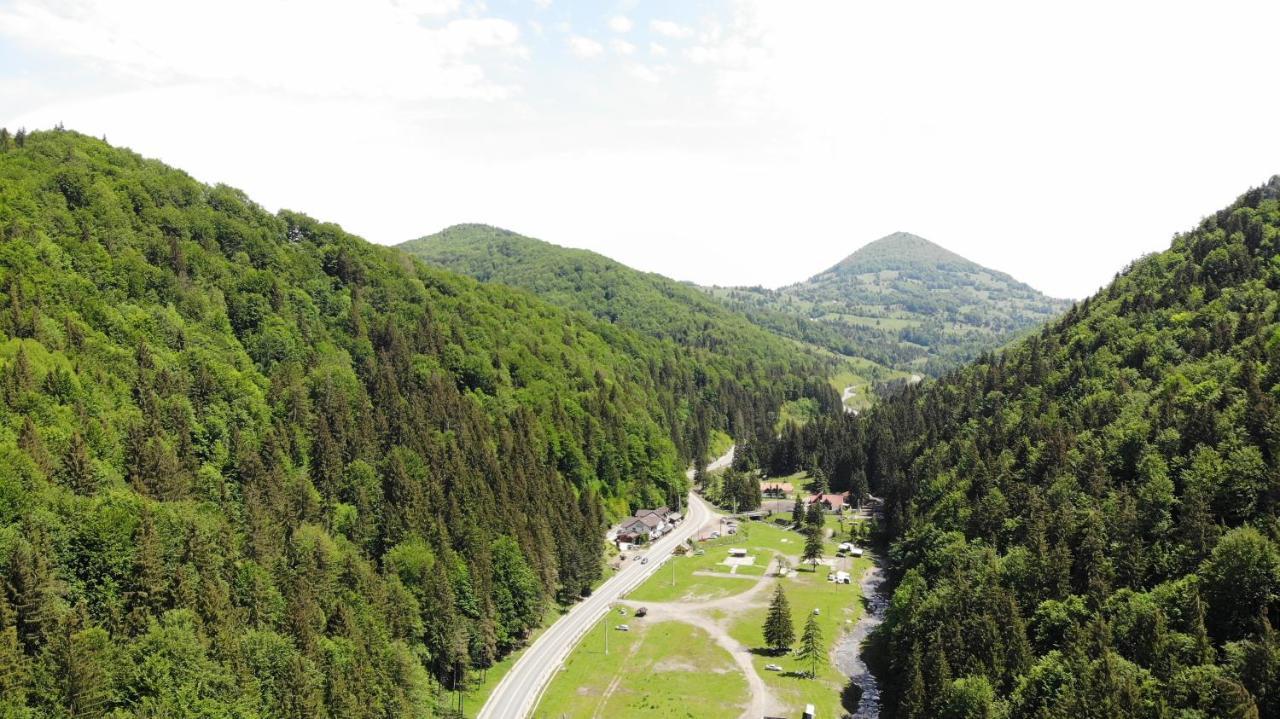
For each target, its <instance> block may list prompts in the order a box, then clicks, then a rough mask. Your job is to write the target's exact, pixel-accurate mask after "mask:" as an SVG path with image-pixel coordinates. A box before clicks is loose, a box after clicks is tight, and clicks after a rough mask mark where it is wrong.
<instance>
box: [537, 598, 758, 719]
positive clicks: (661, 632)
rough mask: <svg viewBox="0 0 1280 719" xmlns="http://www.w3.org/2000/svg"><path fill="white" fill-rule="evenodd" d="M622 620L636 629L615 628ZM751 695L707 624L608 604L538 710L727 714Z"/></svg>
mask: <svg viewBox="0 0 1280 719" xmlns="http://www.w3.org/2000/svg"><path fill="white" fill-rule="evenodd" d="M624 621H625V622H626V623H627V624H629V625H630V626H631V631H629V632H619V631H616V630H615V629H614V628H613V627H615V626H616V625H617V624H619V623H621V622H624ZM606 632H607V633H608V635H609V653H608V654H605V653H604V635H605V633H606ZM747 696H748V689H747V680H746V678H744V677H743V676H742V672H741V670H740V669H739V668H738V666H737V665H736V664H734V663H733V658H732V657H730V656H729V653H728V652H726V651H725V650H724V649H722V648H720V647H719V646H718V645H717V644H715V643H714V642H713V641H712V639H711V637H710V636H709V635H708V634H707V633H706V632H704V631H702V630H701V629H698V628H696V627H691V626H689V625H688V624H682V623H679V622H648V621H646V620H644V619H636V618H635V617H622V616H619V615H618V614H617V613H616V612H611V613H610V614H609V615H608V616H607V617H605V619H604V620H603V621H601V622H600V623H599V624H598V625H597V626H596V628H595V629H593V630H592V631H591V632H590V633H589V634H588V635H587V637H586V639H584V641H583V642H581V643H580V644H578V646H577V647H576V648H575V649H574V650H573V653H572V654H571V655H569V659H568V660H567V661H566V662H565V665H564V668H563V669H562V670H561V671H560V672H558V673H557V674H556V675H555V677H554V678H553V679H552V680H551V684H550V685H549V686H548V687H547V691H546V693H545V694H543V696H542V701H541V702H539V704H538V708H537V709H536V710H535V711H534V714H533V716H534V717H537V718H538V719H542V718H545V719H559V718H560V717H566V718H575V717H584V718H585V717H594V716H601V717H609V718H610V719H614V718H617V719H628V718H630V717H635V718H636V719H641V718H643V717H689V718H690V719H693V718H697V719H702V718H703V717H708V718H710V719H715V718H717V717H725V718H726V719H728V718H732V717H737V716H738V715H739V714H741V713H742V710H743V708H744V707H745V706H746V702H747Z"/></svg>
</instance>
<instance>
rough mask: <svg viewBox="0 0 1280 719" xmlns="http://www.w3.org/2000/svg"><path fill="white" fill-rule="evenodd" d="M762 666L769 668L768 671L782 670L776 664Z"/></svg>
mask: <svg viewBox="0 0 1280 719" xmlns="http://www.w3.org/2000/svg"><path fill="white" fill-rule="evenodd" d="M764 668H765V669H767V670H769V671H771V672H780V671H782V667H780V666H778V665H777V664H766V665H764Z"/></svg>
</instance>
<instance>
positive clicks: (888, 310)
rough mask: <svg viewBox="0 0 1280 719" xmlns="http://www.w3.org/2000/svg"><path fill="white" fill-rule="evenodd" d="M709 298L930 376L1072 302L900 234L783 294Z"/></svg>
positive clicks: (840, 348)
mask: <svg viewBox="0 0 1280 719" xmlns="http://www.w3.org/2000/svg"><path fill="white" fill-rule="evenodd" d="M708 292H710V293H711V294H713V295H714V296H716V297H719V298H720V299H722V300H724V301H725V302H727V303H728V304H729V305H730V306H733V307H735V308H737V309H740V310H742V311H745V312H748V313H751V312H764V311H772V312H774V313H786V314H789V315H791V316H793V317H797V318H804V319H806V320H808V321H810V322H811V323H813V324H818V325H821V326H824V327H826V328H828V329H830V330H831V331H834V332H835V333H836V334H837V335H838V336H839V337H840V341H839V342H837V343H836V344H834V345H832V344H828V345H827V346H828V347H830V348H831V349H833V350H835V351H837V352H841V353H843V354H848V355H856V356H861V357H866V358H868V359H871V360H873V361H875V362H878V363H881V364H884V365H888V366H892V367H896V368H898V369H902V370H907V371H918V372H923V373H926V374H931V375H940V374H941V373H943V372H944V371H946V370H948V369H950V368H952V367H955V366H957V365H958V364H960V363H962V362H964V361H967V360H970V359H973V358H975V357H977V356H978V355H979V354H981V353H982V352H984V351H987V350H991V349H994V348H996V347H999V346H1001V345H1003V344H1004V343H1006V342H1008V341H1009V340H1010V339H1012V338H1013V337H1015V336H1017V335H1018V334H1019V333H1021V332H1023V331H1026V330H1027V329H1029V328H1031V327H1034V326H1036V325H1039V324H1041V323H1043V322H1045V321H1047V320H1048V319H1050V318H1052V317H1054V316H1056V315H1058V314H1060V313H1061V312H1063V311H1065V310H1066V308H1067V307H1068V306H1069V305H1070V302H1068V301H1065V300H1056V299H1053V298H1050V297H1046V296H1044V295H1042V294H1041V293H1039V292H1037V291H1036V290H1034V289H1032V288H1031V287H1029V286H1027V285H1025V284H1023V283H1021V282H1018V281H1017V280H1014V279H1013V278H1012V277H1010V276H1008V275H1006V274H1004V273H1002V272H997V271H995V270H991V269H987V268H985V267H983V266H981V265H979V264H977V263H975V262H971V261H969V260H966V259H965V258H963V257H961V256H959V255H957V254H955V253H953V252H951V251H949V250H946V249H944V248H942V247H939V246H938V245H936V244H934V243H932V242H929V241H928V240H926V239H924V238H922V237H917V236H915V235H912V234H908V233H905V232H895V233H894V234H892V235H888V236H887V237H882V238H880V239H878V240H876V241H875V242H872V243H870V244H868V245H866V246H865V247H863V248H861V249H859V250H858V251H857V252H854V253H853V254H852V255H849V256H848V257H846V258H845V259H843V260H841V261H840V262H839V263H837V264H836V265H835V266H833V267H831V268H830V269H827V270H826V271H824V272H821V273H819V274H817V275H814V276H813V277H810V278H809V279H808V280H805V281H804V282H800V283H798V284H795V285H790V286H788V287H784V288H782V289H780V290H766V289H763V288H759V287H755V288H709V289H708ZM760 321H761V323H762V324H766V325H767V320H764V319H763V318H761V320H760ZM778 331H786V330H785V328H778Z"/></svg>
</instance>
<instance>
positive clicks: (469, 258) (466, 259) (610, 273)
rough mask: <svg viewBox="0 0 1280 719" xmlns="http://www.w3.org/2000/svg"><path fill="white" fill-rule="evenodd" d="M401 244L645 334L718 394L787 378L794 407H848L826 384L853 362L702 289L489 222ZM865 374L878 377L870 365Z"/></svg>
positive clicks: (729, 426) (716, 423)
mask: <svg viewBox="0 0 1280 719" xmlns="http://www.w3.org/2000/svg"><path fill="white" fill-rule="evenodd" d="M400 247H401V248H402V249H404V250H405V251H406V252H409V253H410V254H412V255H414V256H416V257H419V258H422V259H423V260H426V261H427V262H429V263H432V264H436V265H439V266H441V267H445V268H447V269H450V270H453V271H456V272H461V273H463V274H467V275H470V276H472V277H475V278H477V279H479V280H482V281H486V282H498V283H502V284H506V285H512V286H515V287H522V288H525V289H528V290H530V291H532V292H534V293H535V294H537V295H538V296H539V297H542V298H543V299H546V300H549V301H551V302H553V303H555V304H557V305H560V306H562V307H566V308H570V309H574V310H580V311H583V312H586V313H589V314H591V315H592V316H594V317H596V318H598V319H600V320H603V321H606V322H609V323H611V324H613V325H616V326H617V327H619V328H622V329H625V330H631V331H637V332H639V333H641V334H643V335H646V336H648V337H650V338H652V339H653V340H654V341H655V342H656V343H657V345H656V346H658V347H660V348H661V350H660V351H661V352H663V353H666V354H670V355H671V356H673V357H675V358H677V359H678V361H681V362H692V363H696V364H698V365H699V366H701V367H704V368H706V370H707V371H710V372H714V373H715V374H716V375H717V376H718V377H720V378H722V382H723V383H724V385H725V389H724V390H722V391H721V392H719V394H725V395H733V394H741V393H746V394H751V395H757V396H760V395H767V393H768V390H769V388H770V387H771V386H775V385H777V384H778V383H779V382H780V381H781V380H784V379H786V380H787V382H786V383H784V386H785V384H790V385H792V386H794V387H797V388H798V389H795V390H790V391H788V392H787V393H786V396H785V398H784V399H785V400H788V401H795V400H797V399H799V398H801V397H810V398H812V399H814V400H816V403H817V405H818V406H819V407H820V408H821V410H822V411H832V410H834V409H835V408H838V407H839V397H838V395H833V394H832V393H831V392H830V387H829V386H828V384H827V383H826V382H824V381H821V378H822V377H829V376H834V375H835V374H836V372H837V370H838V368H841V367H842V366H843V365H845V364H846V363H843V362H841V361H839V360H838V358H834V357H832V356H830V355H829V354H827V353H825V352H819V351H813V350H811V349H809V348H807V347H804V346H802V345H800V344H797V343H796V342H794V341H791V340H788V339H786V338H784V337H780V336H778V335H776V334H774V333H773V332H770V331H768V330H766V329H762V328H760V327H757V326H756V325H754V324H753V323H752V322H751V321H750V320H749V319H747V318H746V317H744V316H742V315H741V314H740V313H737V312H734V311H732V310H730V309H728V308H726V307H724V306H723V305H721V304H720V303H719V302H716V301H715V300H713V299H711V298H709V297H707V296H706V295H705V294H704V293H702V292H700V291H698V290H697V289H696V288H694V287H692V286H689V285H686V284H683V283H680V282H676V281H674V280H671V279H668V278H666V277H663V276H662V275H658V274H653V273H645V272H640V271H638V270H635V269H632V268H630V267H627V266H626V265H623V264H621V263H619V262H616V261H614V260H611V259H609V258H607V257H604V256H602V255H599V254H596V253H594V252H590V251H587V250H577V249H569V248H564V247H560V246H557V245H553V244H550V243H547V242H543V241H541V240H535V239H532V238H529V237H524V236H521V235H518V234H516V233H514V232H509V231H507V230H502V229H498V228H494V227H488V226H485V225H458V226H455V227H450V228H448V229H446V230H444V231H442V232H439V233H437V234H435V235H430V236H428V237H423V238H420V239H417V240H411V241H409V242H406V243H404V244H403V245H400ZM785 321H788V322H793V323H794V322H795V320H794V318H788V319H787V320H785ZM802 339H803V338H802ZM858 369H859V371H861V372H863V373H869V374H876V370H875V368H868V367H866V366H865V365H862V366H859V368H858ZM885 374H886V375H887V373H885ZM875 379H879V377H878V376H877V377H875ZM777 409H778V407H777V406H776V405H775V406H771V407H769V412H770V413H772V414H773V416H774V417H776V411H777ZM708 414H709V415H710V421H711V422H712V427H713V428H716V429H725V430H726V431H730V433H731V434H734V435H735V436H741V435H744V434H746V433H747V432H750V431H752V425H750V424H749V423H746V422H732V423H731V422H730V420H732V417H729V416H727V415H726V413H725V412H723V411H711V412H709V413H708ZM757 416H758V417H760V419H761V421H760V423H759V427H760V428H761V431H766V430H767V431H772V427H773V423H772V421H770V420H769V419H768V418H767V417H766V416H765V415H764V414H762V413H757ZM695 456H696V455H695Z"/></svg>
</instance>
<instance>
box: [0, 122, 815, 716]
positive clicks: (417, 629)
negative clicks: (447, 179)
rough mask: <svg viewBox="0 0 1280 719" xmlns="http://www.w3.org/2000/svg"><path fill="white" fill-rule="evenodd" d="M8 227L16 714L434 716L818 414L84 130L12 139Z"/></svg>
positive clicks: (774, 373)
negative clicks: (714, 457)
mask: <svg viewBox="0 0 1280 719" xmlns="http://www.w3.org/2000/svg"><path fill="white" fill-rule="evenodd" d="M0 232H3V235H4V238H3V243H2V244H0V328H3V333H4V339H3V343H0V396H2V397H3V402H2V403H0V716H5V717H73V716H74V717H98V716H107V715H110V716H113V717H129V716H137V717H169V716H208V717H227V716H234V717H316V716H332V717H420V716H432V715H447V714H448V709H447V705H448V698H447V696H446V695H445V692H446V691H447V690H449V689H451V688H454V687H456V686H458V685H462V684H466V683H467V682H468V681H469V679H470V677H472V676H473V673H474V671H475V670H479V669H483V668H484V667H487V666H489V665H491V664H492V663H493V662H494V661H495V660H496V659H497V658H498V657H500V656H502V655H503V654H505V653H507V652H509V651H511V650H512V649H513V648H514V647H516V646H518V645H519V644H520V643H521V642H522V641H523V640H524V638H525V636H526V635H527V633H528V632H529V630H530V629H531V628H532V627H534V626H536V625H537V624H538V623H539V622H540V621H541V620H542V617H543V615H544V612H545V609H546V608H547V607H548V605H549V603H550V602H552V601H555V600H559V601H564V602H567V601H571V600H573V599H574V598H576V597H578V596H580V595H581V594H582V593H584V592H586V591H588V590H589V587H590V585H591V584H592V583H593V582H594V581H596V580H597V579H598V578H599V576H600V572H601V552H602V542H601V533H602V530H603V527H604V525H605V523H606V521H607V518H608V517H609V516H615V515H620V514H623V513H626V512H628V511H630V510H631V509H632V508H634V507H636V506H640V505H646V504H649V505H652V504H662V503H667V504H672V505H679V504H680V502H681V499H682V497H683V495H684V492H685V490H686V488H687V482H686V480H685V478H684V472H683V469H684V466H685V463H686V460H687V459H690V458H694V457H697V456H698V449H697V447H698V445H699V443H700V442H701V443H703V444H704V445H705V443H706V441H707V440H706V433H707V431H708V429H707V428H708V427H710V426H723V427H727V428H731V429H732V428H734V427H735V424H736V423H738V422H741V423H743V424H744V425H753V424H759V423H765V422H767V421H772V420H771V416H772V414H773V413H774V412H775V411H776V408H777V406H778V404H779V403H780V402H782V401H785V400H788V399H795V398H798V397H801V396H803V394H804V393H805V391H806V388H805V383H806V377H805V376H801V375H800V373H799V372H789V370H788V368H787V367H784V366H779V365H770V366H766V367H760V368H755V367H754V365H753V369H754V371H755V372H756V373H755V374H753V375H751V377H750V378H751V380H752V381H753V382H757V383H758V384H746V383H738V384H730V383H728V382H726V381H724V379H723V378H722V377H720V376H719V375H717V371H716V369H715V368H708V367H703V366H701V365H700V364H698V363H697V362H695V361H693V360H691V359H688V358H676V357H673V356H671V355H669V354H668V353H666V352H664V351H663V348H662V347H661V346H660V345H657V344H655V343H654V341H653V340H652V339H651V338H650V337H647V336H645V335H642V334H640V333H636V332H631V331H628V330H626V329H625V328H620V327H617V326H615V325H612V324H610V323H607V322H603V321H598V320H594V319H592V318H590V317H587V316H585V315H583V314H582V313H573V312H569V311H566V310H564V309H562V308H559V307H556V306H554V305H551V304H549V303H546V302H543V301H541V300H539V299H538V298H536V297H534V296H533V295H531V294H529V293H527V292H523V291H518V290H514V289H510V288H505V287H501V286H498V285H486V284H481V283H477V282H476V281H474V280H471V279H468V278H464V277H460V276H457V275H454V274H451V273H448V272H445V271H442V270H438V269H432V268H429V267H427V266H425V265H424V264H423V263H421V262H417V261H415V260H413V259H411V258H409V257H408V256H406V255H405V254H403V253H402V252H400V251H398V250H395V249H390V248H382V247H376V246H373V245H370V244H368V243H366V242H364V241H362V240H360V239H359V238H356V237H353V236H351V235H349V234H346V233H344V232H343V231H342V230H341V229H340V228H338V227H336V226H334V225H331V224H324V223H321V222H317V221H315V220H313V219H311V218H309V217H306V216H304V215H301V214H297V213H293V212H287V211H282V212H279V213H277V214H270V213H268V212H265V211H264V210H263V209H262V208H260V207H258V206H257V205H255V204H254V203H253V202H251V201H250V200H249V199H248V198H246V197H245V196H244V194H243V193H241V192H239V191H237V190H235V189H232V188H229V187H225V186H216V187H209V186H206V185H202V184H200V183H198V182H195V181H194V180H192V179H191V178H190V177H189V176H187V175H185V174H184V173H182V172H180V171H177V170H174V169H171V168H168V167H166V166H164V165H163V164H161V163H158V162H155V161H149V160H145V159H143V158H140V157H138V156H137V155H135V154H133V153H131V152H128V151H126V150H122V149H118V148H113V147H111V146H109V145H107V144H106V143H105V142H102V141H98V140H94V139H92V138H88V137H85V136H82V135H79V134H76V133H73V132H66V131H61V130H58V131H51V132H37V133H30V134H28V133H25V132H19V133H16V134H10V133H9V132H7V131H0ZM805 361H806V362H807V361H808V360H805ZM799 368H800V369H802V370H803V371H805V372H808V371H810V370H812V369H813V368H814V365H813V364H804V365H800V366H799ZM810 382H811V383H812V380H810ZM765 387H767V388H768V389H767V391H765V390H764V388H765ZM811 389H812V388H811ZM756 390H761V391H760V393H759V394H753V392H755V391H756ZM731 392H733V393H731ZM734 393H736V394H734ZM690 398H695V399H690ZM837 401H838V400H837ZM713 414H714V415H716V416H714V417H712V416H710V415H713ZM757 415H758V416H757Z"/></svg>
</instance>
